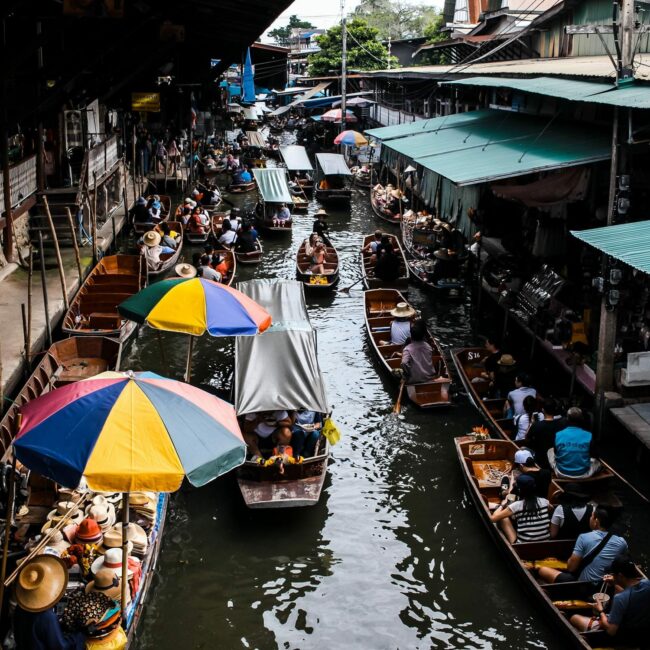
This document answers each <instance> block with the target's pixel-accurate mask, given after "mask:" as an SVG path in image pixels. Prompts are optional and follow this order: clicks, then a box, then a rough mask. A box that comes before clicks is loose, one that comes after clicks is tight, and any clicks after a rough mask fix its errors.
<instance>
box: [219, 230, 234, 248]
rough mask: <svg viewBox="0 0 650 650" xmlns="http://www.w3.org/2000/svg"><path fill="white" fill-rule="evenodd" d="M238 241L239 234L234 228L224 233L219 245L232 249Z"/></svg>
mask: <svg viewBox="0 0 650 650" xmlns="http://www.w3.org/2000/svg"><path fill="white" fill-rule="evenodd" d="M236 241H237V233H236V232H235V231H234V230H233V229H232V228H230V229H229V230H226V231H224V232H222V233H221V237H219V243H220V244H221V245H222V246H226V247H228V248H230V247H231V246H232V245H233V244H234V243H235V242H236Z"/></svg>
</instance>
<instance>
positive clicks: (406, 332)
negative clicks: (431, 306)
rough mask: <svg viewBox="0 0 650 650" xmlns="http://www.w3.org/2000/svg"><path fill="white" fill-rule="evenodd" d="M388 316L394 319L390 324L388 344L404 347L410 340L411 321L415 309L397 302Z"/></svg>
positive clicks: (404, 303)
mask: <svg viewBox="0 0 650 650" xmlns="http://www.w3.org/2000/svg"><path fill="white" fill-rule="evenodd" d="M390 315H391V316H392V317H393V319H394V320H392V321H391V323H390V342H391V343H392V344H393V345H404V344H405V343H406V342H407V341H408V340H409V339H410V338H411V319H412V318H413V317H414V316H415V315H416V312H415V309H413V307H411V305H409V304H408V303H406V302H398V303H397V305H396V306H395V309H392V310H391V312H390Z"/></svg>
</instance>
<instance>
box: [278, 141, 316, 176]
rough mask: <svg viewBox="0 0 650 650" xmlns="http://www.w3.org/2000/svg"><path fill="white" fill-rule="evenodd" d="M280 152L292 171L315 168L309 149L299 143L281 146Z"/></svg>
mask: <svg viewBox="0 0 650 650" xmlns="http://www.w3.org/2000/svg"><path fill="white" fill-rule="evenodd" d="M280 154H281V155H282V160H284V164H285V165H286V166H287V169H289V170H291V171H312V170H313V169H314V168H313V167H312V165H311V162H310V160H309V156H308V155H307V150H306V149H305V148H304V147H301V146H300V145H297V144H292V145H288V146H286V147H280Z"/></svg>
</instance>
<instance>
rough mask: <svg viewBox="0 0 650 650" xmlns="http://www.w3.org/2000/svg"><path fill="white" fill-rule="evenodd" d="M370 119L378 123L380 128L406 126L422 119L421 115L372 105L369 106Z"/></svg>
mask: <svg viewBox="0 0 650 650" xmlns="http://www.w3.org/2000/svg"><path fill="white" fill-rule="evenodd" d="M370 117H371V118H372V119H373V120H375V122H379V124H381V125H382V126H393V125H395V124H407V123H409V122H415V121H416V120H421V119H423V116H422V115H416V114H415V113H407V112H406V111H401V110H399V109H397V108H388V107H387V106H382V105H381V104H372V105H371V106H370Z"/></svg>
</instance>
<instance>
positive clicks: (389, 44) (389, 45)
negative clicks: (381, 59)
mask: <svg viewBox="0 0 650 650" xmlns="http://www.w3.org/2000/svg"><path fill="white" fill-rule="evenodd" d="M392 49H393V44H392V43H391V40H390V34H389V35H388V69H389V70H390V53H391V51H392Z"/></svg>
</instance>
